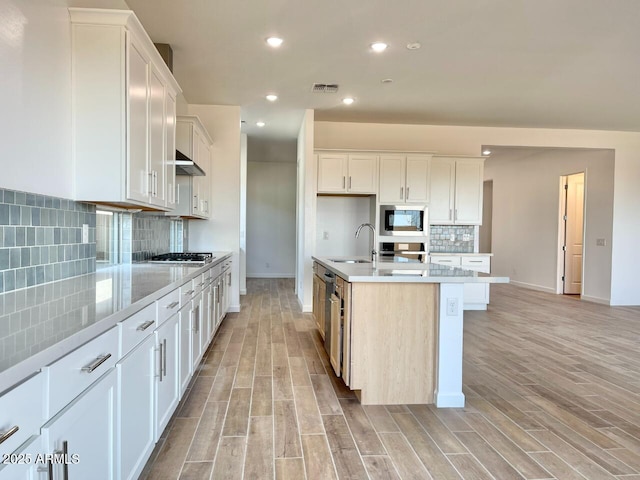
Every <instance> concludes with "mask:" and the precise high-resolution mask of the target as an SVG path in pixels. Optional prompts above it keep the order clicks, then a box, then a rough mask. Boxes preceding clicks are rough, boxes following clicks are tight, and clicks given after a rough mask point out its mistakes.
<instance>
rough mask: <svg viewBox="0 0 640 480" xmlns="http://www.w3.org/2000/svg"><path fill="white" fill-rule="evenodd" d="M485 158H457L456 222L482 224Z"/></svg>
mask: <svg viewBox="0 0 640 480" xmlns="http://www.w3.org/2000/svg"><path fill="white" fill-rule="evenodd" d="M483 177H484V159H459V160H456V193H455V216H454V219H455V222H456V223H457V224H460V225H481V224H482V188H483Z"/></svg>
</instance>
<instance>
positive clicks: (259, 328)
mask: <svg viewBox="0 0 640 480" xmlns="http://www.w3.org/2000/svg"><path fill="white" fill-rule="evenodd" d="M247 286H248V295H246V296H244V297H243V298H242V312H241V313H236V314H229V315H228V316H227V318H226V319H225V321H224V323H223V324H222V326H221V329H220V331H219V332H218V334H217V335H216V338H215V339H214V342H213V344H212V346H211V348H210V349H209V350H208V352H207V353H206V356H205V358H204V360H203V362H202V364H201V365H200V367H199V372H198V375H197V377H195V378H194V380H193V381H192V383H191V385H190V388H189V390H188V392H187V393H186V394H185V398H184V399H183V401H182V403H181V405H180V406H179V407H178V410H177V411H176V414H175V415H174V418H173V419H172V421H171V423H170V425H169V427H168V428H167V430H166V432H165V433H164V435H163V439H162V441H161V442H160V443H159V444H158V445H157V447H156V449H155V451H154V454H153V456H152V458H151V459H150V461H149V463H148V464H147V466H146V468H145V471H144V473H143V475H142V478H145V479H146V478H148V479H178V478H179V479H195V480H200V479H216V480H217V479H235V478H238V479H240V478H245V479H294V480H298V479H305V478H306V479H308V480H318V479H320V480H321V479H333V478H340V479H367V478H369V479H398V478H402V479H430V478H433V479H436V480H440V479H459V478H464V479H496V480H503V479H523V478H526V479H548V478H557V479H589V480H597V479H613V478H619V479H625V480H639V479H640V308H625V307H618V308H611V307H607V306H602V305H597V304H593V303H589V302H583V301H580V300H577V299H575V298H572V297H566V296H558V295H552V294H546V293H540V292H535V291H531V290H525V289H522V288H518V287H515V286H512V285H495V286H492V289H491V305H490V307H489V310H488V311H487V312H465V343H464V393H465V395H466V397H467V403H466V407H465V408H462V409H436V408H434V407H433V406H430V405H393V406H386V407H385V406H373V407H371V406H365V407H363V406H361V405H360V404H359V402H358V401H357V400H356V398H355V396H354V395H353V393H352V392H350V391H349V390H348V389H346V388H345V387H344V384H343V383H342V382H341V380H340V379H337V378H336V377H335V376H334V375H333V374H332V371H331V368H330V367H329V365H328V361H327V356H326V354H325V352H324V349H323V347H322V344H321V343H320V337H319V336H318V334H317V333H316V331H315V327H314V323H313V320H312V318H311V315H310V314H302V313H300V310H299V308H298V304H297V301H296V298H295V295H294V293H293V281H292V280H249V281H248V282H247Z"/></svg>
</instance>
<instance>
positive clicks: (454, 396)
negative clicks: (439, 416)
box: [435, 392, 464, 408]
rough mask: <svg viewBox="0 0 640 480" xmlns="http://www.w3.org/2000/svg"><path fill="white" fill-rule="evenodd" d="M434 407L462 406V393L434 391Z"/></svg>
mask: <svg viewBox="0 0 640 480" xmlns="http://www.w3.org/2000/svg"><path fill="white" fill-rule="evenodd" d="M435 397H436V407H438V408H462V407H464V393H462V392H460V393H439V392H436V393H435Z"/></svg>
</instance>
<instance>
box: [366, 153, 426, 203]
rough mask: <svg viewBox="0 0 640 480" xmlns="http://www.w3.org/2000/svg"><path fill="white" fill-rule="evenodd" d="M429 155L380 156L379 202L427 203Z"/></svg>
mask: <svg viewBox="0 0 640 480" xmlns="http://www.w3.org/2000/svg"><path fill="white" fill-rule="evenodd" d="M430 161H431V155H385V156H381V157H380V192H379V193H380V203H383V204H386V203H391V204H394V203H428V202H429V167H430Z"/></svg>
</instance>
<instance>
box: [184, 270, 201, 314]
mask: <svg viewBox="0 0 640 480" xmlns="http://www.w3.org/2000/svg"><path fill="white" fill-rule="evenodd" d="M198 278H199V277H198ZM193 283H194V282H193V280H191V281H189V282H187V283H185V284H184V285H182V286H181V287H180V308H182V307H184V306H185V305H186V304H188V303H189V302H190V301H191V298H192V297H193V296H194V295H195V294H196V289H195V287H194V286H193Z"/></svg>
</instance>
